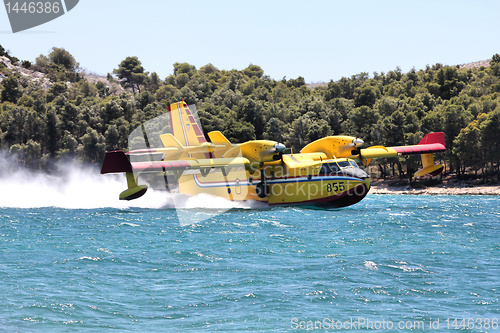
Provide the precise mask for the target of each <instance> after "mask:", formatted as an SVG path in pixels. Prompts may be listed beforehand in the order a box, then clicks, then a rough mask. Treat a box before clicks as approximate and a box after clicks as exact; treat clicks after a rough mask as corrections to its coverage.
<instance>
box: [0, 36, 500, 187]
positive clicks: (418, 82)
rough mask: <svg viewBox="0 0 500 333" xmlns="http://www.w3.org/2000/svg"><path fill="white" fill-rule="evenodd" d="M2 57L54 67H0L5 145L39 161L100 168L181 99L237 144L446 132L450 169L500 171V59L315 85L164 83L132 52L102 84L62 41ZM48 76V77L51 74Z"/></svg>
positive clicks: (375, 140)
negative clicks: (28, 55)
mask: <svg viewBox="0 0 500 333" xmlns="http://www.w3.org/2000/svg"><path fill="white" fill-rule="evenodd" d="M0 56H4V57H7V59H9V60H10V61H11V62H12V63H14V64H18V65H19V66H21V67H23V68H25V69H27V70H28V69H29V70H30V71H33V73H35V72H38V73H43V74H44V77H45V79H33V78H29V77H27V76H26V75H22V74H21V73H19V72H18V71H15V70H12V69H9V66H6V64H5V63H2V62H0V73H1V74H2V76H1V77H3V80H2V81H1V84H0V149H3V150H8V151H9V152H10V153H11V154H13V155H15V156H17V158H18V160H19V161H20V163H23V164H24V165H26V166H29V167H32V168H47V167H48V165H49V164H50V161H52V160H54V159H61V158H72V159H79V160H81V161H85V162H95V163H99V162H100V161H101V160H102V158H103V154H104V152H105V151H107V150H115V149H126V148H127V145H128V143H127V138H128V135H129V134H130V132H131V131H132V130H133V129H134V128H136V127H137V126H139V125H140V124H141V123H143V122H144V121H147V120H149V119H152V118H154V117H156V116H158V115H160V114H162V113H164V112H165V111H166V110H167V107H168V105H169V104H170V103H173V102H177V101H180V100H184V101H186V102H187V103H188V104H196V106H197V109H198V114H199V117H200V121H201V124H202V128H203V130H204V131H205V133H208V132H209V131H212V130H219V131H221V132H223V133H224V134H225V135H226V136H227V137H228V139H230V140H231V141H234V142H243V141H246V140H252V139H270V140H276V141H279V142H282V143H284V144H285V145H286V146H287V147H289V148H292V149H293V151H294V152H298V151H299V150H300V149H301V148H302V147H303V146H304V145H305V144H307V143H309V142H311V141H313V140H316V139H319V138H322V137H324V136H327V135H341V134H342V135H350V136H355V137H358V138H361V139H363V140H364V141H365V143H366V144H365V146H369V145H379V144H381V145H385V146H397V145H409V144H417V143H418V142H419V140H420V139H421V138H422V137H423V136H424V134H425V133H429V132H436V131H443V132H445V137H446V146H447V151H446V153H443V154H441V155H440V159H441V160H443V161H444V162H445V165H446V172H448V173H451V172H453V173H457V174H458V175H464V174H465V173H478V172H479V174H481V175H483V176H484V177H489V176H494V177H496V178H497V179H498V175H499V174H500V55H498V54H495V55H494V56H493V57H492V59H491V61H490V65H489V66H487V67H481V68H470V69H461V68H459V67H458V66H444V65H441V64H435V65H433V66H426V68H425V69H420V70H416V69H412V70H410V71H409V72H408V73H403V72H402V70H401V69H400V68H396V69H395V70H392V71H389V72H387V73H372V74H371V75H370V74H368V73H360V74H356V75H353V76H351V77H349V78H347V77H343V78H341V79H340V80H338V81H333V80H332V81H330V82H329V83H328V84H325V85H324V86H319V87H316V88H315V89H310V88H309V87H308V86H307V84H306V82H305V80H304V78H303V77H298V78H296V79H287V78H283V79H281V80H275V79H272V78H270V77H269V76H267V75H265V73H264V70H263V69H262V68H261V67H259V66H257V65H254V64H251V65H249V66H248V67H247V68H245V69H243V70H220V69H218V68H216V67H215V66H213V65H212V64H208V65H205V66H203V67H201V68H196V67H195V66H193V65H190V64H188V63H175V64H174V65H173V74H172V75H169V76H168V77H166V78H165V79H161V78H160V77H159V76H158V74H156V73H155V72H152V73H150V72H147V71H146V70H145V69H144V68H143V66H142V64H141V62H140V60H139V59H138V58H137V57H127V58H126V59H124V60H123V61H122V62H121V63H120V64H117V68H116V69H114V70H113V71H112V73H113V74H108V76H107V80H100V81H98V82H91V81H89V80H88V79H87V77H86V75H84V73H83V72H82V70H81V68H80V65H79V64H78V62H77V61H76V60H75V59H74V57H73V56H72V55H71V54H70V53H69V52H68V51H66V50H64V49H62V48H56V47H54V48H53V49H52V51H51V52H50V53H49V54H48V55H40V56H39V57H38V58H37V59H36V61H35V63H33V64H32V63H31V62H29V61H20V60H19V59H17V58H15V57H13V56H11V55H10V54H9V52H8V51H6V50H5V49H4V48H2V47H1V46H0ZM44 80H45V81H44ZM418 163H419V159H418V158H404V159H403V158H400V159H392V160H389V159H388V160H387V161H382V162H381V163H379V164H378V170H379V172H380V175H381V176H384V177H385V176H390V175H399V176H401V177H403V176H406V175H409V174H412V173H413V172H414V171H415V170H416V169H417V168H418Z"/></svg>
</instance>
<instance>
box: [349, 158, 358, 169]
mask: <svg viewBox="0 0 500 333" xmlns="http://www.w3.org/2000/svg"><path fill="white" fill-rule="evenodd" d="M349 162H351V164H352V166H353V167H355V168H359V166H358V163H356V161H353V160H350V161H349Z"/></svg>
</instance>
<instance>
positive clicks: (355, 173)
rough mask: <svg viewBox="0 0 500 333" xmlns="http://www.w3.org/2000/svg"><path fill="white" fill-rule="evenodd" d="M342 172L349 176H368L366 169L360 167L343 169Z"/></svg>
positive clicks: (363, 177) (362, 177) (360, 177)
mask: <svg viewBox="0 0 500 333" xmlns="http://www.w3.org/2000/svg"><path fill="white" fill-rule="evenodd" d="M342 172H343V173H344V174H346V175H347V176H351V177H356V178H359V179H366V178H368V174H367V173H366V172H365V171H363V170H361V169H360V168H349V169H343V170H342Z"/></svg>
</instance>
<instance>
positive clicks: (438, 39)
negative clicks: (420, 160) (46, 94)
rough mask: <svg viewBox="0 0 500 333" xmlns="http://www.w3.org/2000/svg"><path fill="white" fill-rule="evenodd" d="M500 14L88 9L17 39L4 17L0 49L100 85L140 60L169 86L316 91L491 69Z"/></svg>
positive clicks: (463, 8) (440, 9) (402, 4)
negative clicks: (429, 71)
mask: <svg viewBox="0 0 500 333" xmlns="http://www.w3.org/2000/svg"><path fill="white" fill-rule="evenodd" d="M12 1H14V0H12ZM498 13H500V1H498V0H492V1H489V0H481V1H478V0H474V1H469V0H429V1H426V0H419V1H411V0H397V1H383V0H378V1H374V0H371V1H362V0H349V1H347V0H345V1H336V0H307V1H305V0H304V1H298V0H288V1H280V0H265V1H251V0H247V1H238V0H232V1H223V0H210V1H207V0H201V1H198V0H177V1H170V0H143V1H137V0H136V1H132V0H80V1H79V3H78V5H77V6H76V7H74V8H73V9H72V10H71V11H69V12H67V13H66V14H65V15H63V16H61V17H59V18H57V19H55V20H53V21H50V22H47V23H45V24H43V25H40V26H37V27H34V28H32V29H29V30H26V31H23V32H18V33H15V34H14V33H12V30H11V27H10V24H9V20H8V17H7V11H6V8H5V7H3V6H2V7H0V45H2V46H3V47H4V48H5V49H7V50H9V51H10V53H11V54H12V55H14V56H16V57H18V58H19V59H21V60H29V61H31V62H34V61H35V59H36V57H37V56H39V55H40V54H44V55H47V54H49V53H50V51H51V49H52V47H60V48H64V49H66V50H67V51H68V52H70V53H71V54H72V55H73V56H74V57H75V59H76V60H77V61H78V62H79V63H80V66H81V67H82V68H83V69H85V71H86V72H88V73H95V74H100V75H106V74H107V73H110V72H112V71H113V69H115V68H118V65H119V63H120V62H121V61H122V60H124V59H125V58H126V57H128V56H137V57H138V58H139V60H140V61H141V62H142V65H143V66H144V68H145V70H146V71H148V72H156V73H158V74H159V76H160V78H162V79H164V78H166V77H167V76H168V75H170V74H172V73H173V66H172V65H173V64H174V63H175V62H188V63H190V64H192V65H195V66H196V67H197V68H200V67H201V66H204V65H206V64H208V63H212V64H213V65H214V66H215V67H217V68H219V69H224V70H231V69H238V70H241V69H244V68H246V67H247V66H248V65H250V64H255V65H259V66H260V67H262V69H263V70H264V74H265V75H268V76H270V77H271V78H273V79H276V80H280V79H282V78H283V77H286V78H287V79H294V78H297V77H298V76H302V77H304V78H305V80H306V82H308V83H314V82H329V81H330V80H334V81H336V80H339V79H340V78H341V77H344V76H345V77H350V76H352V75H355V74H358V73H361V72H367V73H369V74H372V73H373V72H379V73H380V72H388V71H390V70H394V69H396V67H397V66H399V67H400V68H401V69H402V70H403V72H407V71H409V70H411V69H412V68H413V67H414V68H415V69H417V70H418V69H424V68H425V66H426V65H433V64H436V63H442V64H445V65H458V64H464V63H469V62H475V61H479V60H485V59H489V58H491V56H492V55H493V54H495V53H500V33H499V32H500V20H499V19H498Z"/></svg>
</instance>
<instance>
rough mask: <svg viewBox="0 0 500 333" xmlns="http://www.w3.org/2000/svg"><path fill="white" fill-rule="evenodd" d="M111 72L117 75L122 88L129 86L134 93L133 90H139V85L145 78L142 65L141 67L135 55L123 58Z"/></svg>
mask: <svg viewBox="0 0 500 333" xmlns="http://www.w3.org/2000/svg"><path fill="white" fill-rule="evenodd" d="M113 73H114V74H116V75H117V76H118V78H119V79H120V80H122V81H121V82H120V84H121V85H122V86H123V87H124V88H131V89H132V92H133V93H134V95H135V92H136V91H138V92H140V90H141V86H142V85H143V84H144V82H145V81H146V78H147V74H146V73H144V67H142V65H141V62H140V61H139V59H138V58H137V57H127V58H125V60H123V61H122V62H121V63H120V65H119V67H118V68H117V69H114V70H113Z"/></svg>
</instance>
